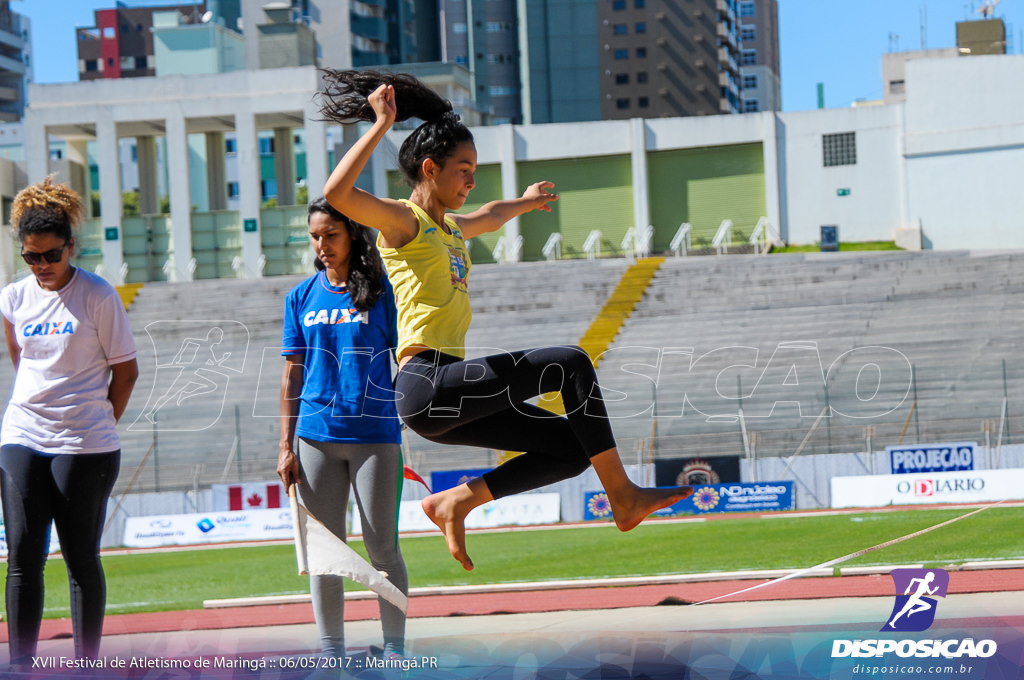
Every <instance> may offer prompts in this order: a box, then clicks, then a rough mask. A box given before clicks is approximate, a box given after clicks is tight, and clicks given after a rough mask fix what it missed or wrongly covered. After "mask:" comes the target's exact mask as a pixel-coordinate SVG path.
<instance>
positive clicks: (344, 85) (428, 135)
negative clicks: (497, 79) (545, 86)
mask: <svg viewBox="0 0 1024 680" xmlns="http://www.w3.org/2000/svg"><path fill="white" fill-rule="evenodd" d="M321 73H322V74H323V82H324V89H322V90H321V91H320V92H318V93H317V98H318V102H319V104H320V113H321V115H322V116H323V117H324V119H325V120H329V121H333V122H335V123H341V124H343V125H344V124H349V123H355V122H357V121H360V120H365V121H369V122H371V123H372V122H373V121H375V120H376V119H377V114H376V113H374V111H373V107H371V106H370V103H369V102H368V101H367V97H369V96H370V95H371V94H373V92H374V90H376V89H377V88H378V87H380V86H381V85H382V84H384V85H391V86H393V87H394V88H395V105H396V107H397V115H396V117H395V120H396V121H403V120H408V119H409V118H419V119H420V120H422V121H423V124H422V125H420V126H419V127H418V128H416V129H415V130H414V131H413V133H412V134H411V135H409V136H408V137H406V139H405V141H404V142H402V148H401V149H400V150H399V151H398V167H400V168H401V170H402V174H403V175H404V176H405V181H406V182H408V184H409V186H412V187H415V186H416V185H417V184H419V182H420V168H422V167H423V161H425V160H426V159H428V158H429V159H431V160H433V161H434V162H435V163H437V164H438V165H444V163H445V161H446V160H448V159H449V158H451V156H452V154H453V153H455V148H456V147H457V146H458V145H459V144H461V143H463V142H472V141H473V133H472V132H470V131H469V128H467V127H466V126H465V125H464V124H463V123H462V121H461V120H460V119H459V116H458V114H456V113H455V111H454V110H453V109H452V103H451V102H450V101H448V100H447V99H445V98H443V97H441V96H440V95H439V94H437V93H436V92H434V91H433V90H431V89H430V88H429V87H427V86H426V85H424V84H423V83H421V82H420V81H419V80H417V79H416V78H414V77H413V76H411V75H409V74H408V73H387V72H383V71H335V70H333V69H321Z"/></svg>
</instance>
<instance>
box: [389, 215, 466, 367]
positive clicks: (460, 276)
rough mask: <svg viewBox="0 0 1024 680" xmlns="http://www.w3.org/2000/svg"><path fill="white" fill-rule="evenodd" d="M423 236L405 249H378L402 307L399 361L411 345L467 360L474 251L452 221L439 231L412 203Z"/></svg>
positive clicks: (399, 324) (399, 329)
mask: <svg viewBox="0 0 1024 680" xmlns="http://www.w3.org/2000/svg"><path fill="white" fill-rule="evenodd" d="M402 203H404V204H406V205H407V206H409V209H410V210H412V213H413V215H415V216H416V220H417V222H419V231H418V233H417V234H416V238H414V239H413V240H412V241H410V242H409V243H406V244H405V245H404V246H402V247H401V248H385V247H383V246H381V244H380V236H379V235H378V236H377V249H378V250H380V255H381V259H383V260H384V266H385V267H386V268H387V270H388V278H389V279H390V280H391V286H392V288H394V290H395V303H396V305H397V307H398V356H402V350H404V349H406V348H408V347H410V346H412V345H425V346H427V347H430V348H431V349H435V350H438V351H440V352H444V353H445V354H451V355H454V356H457V357H459V358H460V359H462V358H465V356H466V331H467V330H468V329H469V322H470V320H471V319H472V317H473V313H472V311H471V310H470V307H469V288H468V279H469V270H470V267H472V264H471V263H470V261H469V250H468V248H466V242H465V240H463V238H462V231H461V230H460V229H459V227H458V226H457V225H456V224H455V221H454V220H452V219H451V218H450V217H447V216H446V217H445V219H444V223H445V225H447V227H448V229H449V230H451V234H448V233H446V232H445V230H444V229H442V228H440V227H439V226H438V225H437V223H436V222H434V220H432V219H431V218H430V216H429V215H427V213H426V211H424V210H423V209H422V208H420V207H419V206H418V205H416V204H414V203H411V202H410V201H407V200H402Z"/></svg>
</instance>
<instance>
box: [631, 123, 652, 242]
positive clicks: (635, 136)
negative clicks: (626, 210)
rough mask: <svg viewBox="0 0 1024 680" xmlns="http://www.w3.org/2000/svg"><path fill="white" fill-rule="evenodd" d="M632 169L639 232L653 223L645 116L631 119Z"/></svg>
mask: <svg viewBox="0 0 1024 680" xmlns="http://www.w3.org/2000/svg"><path fill="white" fill-rule="evenodd" d="M629 136H630V147H631V148H630V170H631V171H632V174H633V226H634V227H636V231H637V233H640V232H642V231H643V230H644V229H646V228H647V226H648V225H649V224H650V223H651V204H650V200H649V198H648V197H649V191H648V181H647V125H646V124H645V123H644V119H643V118H631V119H630V120H629Z"/></svg>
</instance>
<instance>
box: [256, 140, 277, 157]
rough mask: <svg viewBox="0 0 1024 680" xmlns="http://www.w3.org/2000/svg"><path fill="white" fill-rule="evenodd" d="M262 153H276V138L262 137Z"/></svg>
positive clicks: (262, 154) (268, 154)
mask: <svg viewBox="0 0 1024 680" xmlns="http://www.w3.org/2000/svg"><path fill="white" fill-rule="evenodd" d="M259 141H260V155H261V156H270V155H271V154H273V153H274V138H273V137H260V140H259Z"/></svg>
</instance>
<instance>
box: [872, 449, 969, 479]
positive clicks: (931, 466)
mask: <svg viewBox="0 0 1024 680" xmlns="http://www.w3.org/2000/svg"><path fill="white" fill-rule="evenodd" d="M977 450H978V443H977V442H954V443H952V444H918V445H916V446H886V447H885V451H886V453H888V454H889V464H890V466H891V469H892V473H893V474H894V475H909V474H914V473H918V472H956V471H959V470H973V469H974V458H975V453H976V452H977Z"/></svg>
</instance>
